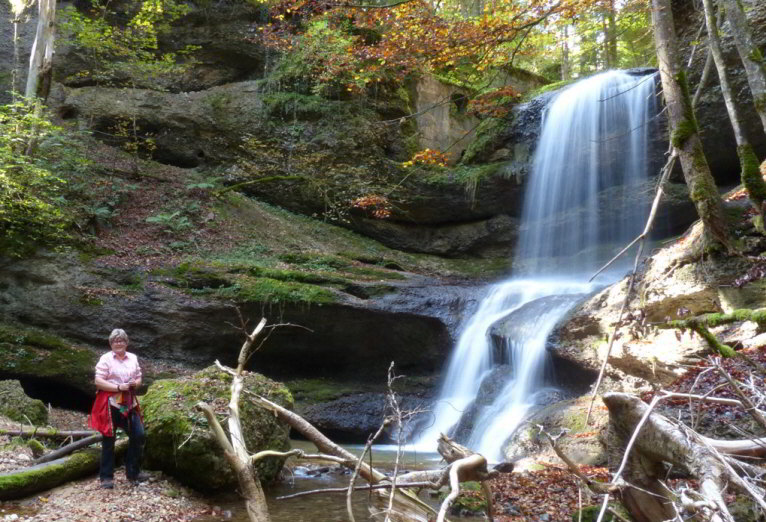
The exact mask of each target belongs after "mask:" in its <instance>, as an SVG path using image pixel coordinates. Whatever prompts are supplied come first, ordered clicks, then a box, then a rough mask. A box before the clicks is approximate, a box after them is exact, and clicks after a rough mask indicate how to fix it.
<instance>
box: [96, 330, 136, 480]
mask: <svg viewBox="0 0 766 522" xmlns="http://www.w3.org/2000/svg"><path fill="white" fill-rule="evenodd" d="M109 346H110V347H111V348H112V350H111V351H110V352H108V353H105V354H104V355H102V356H101V358H100V359H99V360H98V364H96V381H95V382H96V388H98V393H97V394H96V402H95V403H94V404H93V411H92V412H91V415H90V426H91V427H92V428H93V429H96V430H98V431H99V432H101V434H102V435H103V436H104V440H103V442H102V443H101V470H100V472H99V478H100V479H101V487H102V488H106V489H112V488H113V487H114V436H115V431H116V429H117V428H118V427H119V428H122V429H123V431H125V433H127V434H128V437H129V438H130V440H129V443H128V451H127V453H126V455H125V476H126V477H127V478H128V480H130V481H131V482H133V483H134V484H135V483H139V482H144V481H146V480H147V479H148V475H147V474H146V473H142V472H141V469H140V466H141V452H142V450H143V447H144V439H145V433H144V423H143V420H142V418H141V409H140V408H139V405H138V399H137V398H136V389H137V388H138V387H139V386H141V367H140V366H139V365H138V358H137V357H136V356H135V355H134V354H132V353H128V351H127V349H128V334H126V333H125V331H124V330H121V329H119V328H118V329H115V330H112V333H111V334H110V335H109Z"/></svg>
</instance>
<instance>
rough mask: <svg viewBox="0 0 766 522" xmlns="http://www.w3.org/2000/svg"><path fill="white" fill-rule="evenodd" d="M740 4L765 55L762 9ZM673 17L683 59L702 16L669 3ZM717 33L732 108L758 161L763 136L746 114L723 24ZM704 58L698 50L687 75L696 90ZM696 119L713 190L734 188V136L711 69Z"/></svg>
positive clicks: (765, 150) (746, 96)
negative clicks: (714, 185)
mask: <svg viewBox="0 0 766 522" xmlns="http://www.w3.org/2000/svg"><path fill="white" fill-rule="evenodd" d="M743 4H744V5H745V7H746V12H747V18H748V20H749V21H750V24H751V27H753V28H754V31H753V36H754V38H755V41H756V43H757V44H758V45H759V46H760V48H761V50H762V51H763V50H766V31H764V30H763V28H764V27H766V5H764V3H763V2H760V1H757V0H753V1H748V0H745V1H744V2H743ZM673 16H674V20H675V24H676V31H677V33H678V35H679V38H680V39H681V40H682V41H683V42H686V47H685V51H684V54H685V56H687V57H688V56H689V53H690V45H691V42H695V41H697V32H698V31H699V28H700V27H701V26H702V25H704V23H705V19H704V16H703V13H702V12H701V10H696V9H695V7H694V4H693V3H692V2H685V1H675V2H673ZM724 20H725V19H724ZM703 31H704V30H703ZM720 32H721V47H722V50H723V54H724V60H725V62H726V71H727V73H728V75H729V82H730V83H731V86H732V92H733V93H734V96H735V100H736V102H737V105H738V106H739V107H740V108H741V110H740V113H741V116H742V117H743V119H744V123H745V130H746V134H747V137H748V138H749V140H750V142H751V143H752V145H753V147H754V148H755V150H756V153H757V154H758V157H760V158H763V157H764V156H766V135H764V132H763V127H762V125H761V122H760V120H759V119H758V115H757V113H756V112H755V110H753V109H752V107H753V97H752V95H751V93H750V88H749V86H748V84H747V77H746V76H745V71H744V69H743V68H742V62H741V60H740V58H739V54H738V53H737V49H736V47H735V45H734V41H733V40H732V38H731V36H729V34H730V32H729V26H728V22H724V24H723V26H722V27H721V31H720ZM702 38H703V40H704V38H705V36H704V32H703V36H702ZM706 57H707V51H706V49H705V48H704V47H700V48H699V49H698V50H697V52H696V53H695V55H694V61H693V62H692V66H691V67H690V68H689V71H688V72H689V82H690V84H691V85H696V84H697V83H698V82H699V78H700V76H701V75H702V69H703V67H704V64H705V60H706ZM697 119H698V120H699V124H700V127H701V129H702V144H703V146H704V149H705V156H706V157H707V160H708V163H709V164H710V168H711V170H712V171H713V175H714V176H715V177H716V180H717V181H718V182H719V185H724V186H725V185H726V184H729V185H733V184H738V183H739V170H740V169H739V161H738V159H737V156H736V150H737V148H736V142H735V140H734V132H733V131H732V129H731V125H730V124H729V122H728V116H727V113H726V107H725V106H724V101H723V96H722V95H721V87H720V86H719V84H718V77H717V75H716V73H715V67H714V68H713V72H712V73H711V75H710V81H709V82H708V86H707V87H706V88H705V89H704V90H703V91H702V96H701V98H700V100H699V104H698V105H697Z"/></svg>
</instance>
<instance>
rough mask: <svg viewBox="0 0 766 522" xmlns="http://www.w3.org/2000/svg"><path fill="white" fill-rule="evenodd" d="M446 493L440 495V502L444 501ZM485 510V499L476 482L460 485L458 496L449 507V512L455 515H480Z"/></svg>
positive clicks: (479, 485)
mask: <svg viewBox="0 0 766 522" xmlns="http://www.w3.org/2000/svg"><path fill="white" fill-rule="evenodd" d="M446 496H447V493H443V494H441V495H440V500H444V498H445V497H446ZM486 510H487V499H485V498H484V493H483V492H482V490H481V484H480V483H478V482H462V483H461V484H460V494H459V495H458V496H457V498H456V499H455V501H454V502H453V503H452V506H451V507H450V511H451V512H452V513H455V514H463V513H473V514H477V515H478V514H480V513H484V512H486Z"/></svg>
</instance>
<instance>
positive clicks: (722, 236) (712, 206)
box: [652, 0, 730, 248]
mask: <svg viewBox="0 0 766 522" xmlns="http://www.w3.org/2000/svg"><path fill="white" fill-rule="evenodd" d="M652 23H653V25H654V38H655V42H656V44H657V60H658V62H659V66H660V77H661V78H662V89H663V93H664V95H665V102H666V104H667V108H668V120H669V124H670V125H669V126H670V129H671V138H670V139H671V142H672V144H673V146H674V147H675V148H676V150H677V151H678V157H679V159H680V160H681V166H682V167H683V171H684V179H685V180H686V184H687V185H688V186H689V192H690V195H691V199H692V201H693V202H694V206H695V208H696V209H697V214H698V215H699V217H700V219H701V220H702V223H703V225H704V228H705V235H706V236H707V238H706V239H712V240H714V241H717V242H719V243H721V244H723V245H724V246H725V247H727V248H730V242H729V229H728V226H727V224H726V219H725V216H724V213H723V204H722V202H721V196H720V195H719V194H718V189H717V188H716V185H715V181H714V180H713V176H712V175H711V173H710V167H709V166H708V162H707V159H706V158H705V153H704V151H703V150H702V142H701V141H700V138H699V134H698V127H697V118H696V117H695V115H694V109H693V108H692V104H691V97H690V96H689V84H688V82H687V79H686V73H685V71H684V70H683V68H682V67H681V61H680V54H679V52H678V43H677V40H676V33H675V28H674V26H673V13H672V12H671V10H670V0H652Z"/></svg>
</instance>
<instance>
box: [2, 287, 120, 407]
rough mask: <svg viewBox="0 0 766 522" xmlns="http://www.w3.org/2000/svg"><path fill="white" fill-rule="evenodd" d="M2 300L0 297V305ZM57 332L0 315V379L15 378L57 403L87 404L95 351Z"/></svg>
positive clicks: (29, 390) (90, 398)
mask: <svg viewBox="0 0 766 522" xmlns="http://www.w3.org/2000/svg"><path fill="white" fill-rule="evenodd" d="M4 301H5V297H0V308H2V302H4ZM0 316H2V314H1V313H0ZM60 335H61V332H58V331H55V330H54V331H51V330H48V331H44V330H41V329H38V328H33V327H30V326H23V325H20V324H18V323H17V322H15V321H9V320H5V319H0V354H2V357H0V379H3V378H5V379H8V378H11V379H18V380H20V381H21V382H22V384H23V385H24V387H25V389H26V390H27V393H29V394H31V395H32V396H33V397H35V398H38V399H42V400H44V401H46V402H53V403H55V404H56V405H57V406H65V407H69V408H74V409H86V408H89V407H90V405H91V403H92V402H93V395H94V393H95V391H96V387H95V385H94V384H93V375H94V374H93V372H94V368H95V366H96V361H97V360H98V355H97V353H96V352H95V351H94V350H91V349H89V348H86V347H83V346H79V345H77V344H74V343H72V342H71V341H69V340H67V339H65V338H63V337H61V336H60ZM108 335H109V334H108V332H107V333H106V334H105V337H104V344H106V336H108ZM0 402H3V401H0Z"/></svg>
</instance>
